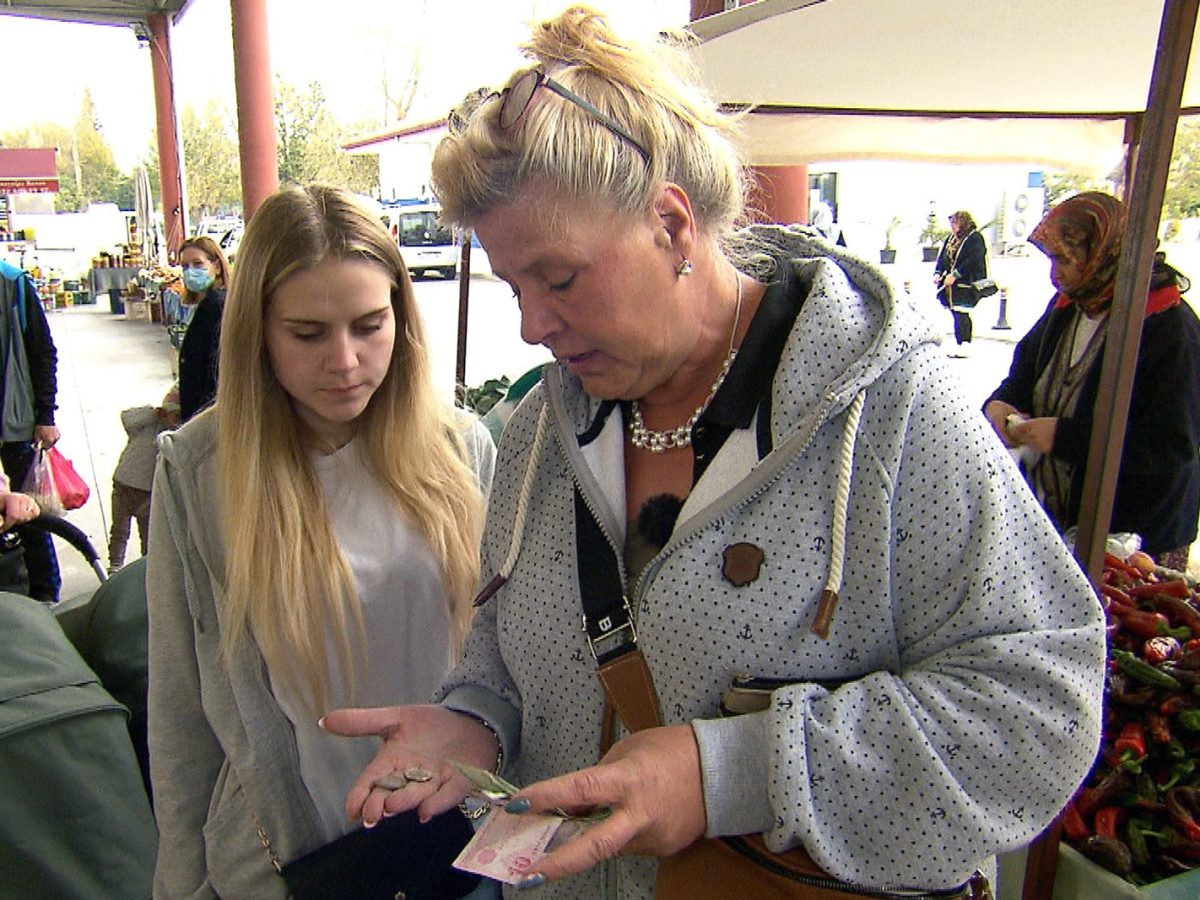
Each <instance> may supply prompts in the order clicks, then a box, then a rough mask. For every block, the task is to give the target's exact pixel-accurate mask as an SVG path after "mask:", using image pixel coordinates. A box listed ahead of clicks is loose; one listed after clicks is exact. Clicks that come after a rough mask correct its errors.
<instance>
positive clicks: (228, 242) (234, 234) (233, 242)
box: [217, 222, 246, 265]
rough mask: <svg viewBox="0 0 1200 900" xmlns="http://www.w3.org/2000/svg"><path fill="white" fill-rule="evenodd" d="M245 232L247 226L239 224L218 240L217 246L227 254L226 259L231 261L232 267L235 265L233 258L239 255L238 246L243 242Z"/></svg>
mask: <svg viewBox="0 0 1200 900" xmlns="http://www.w3.org/2000/svg"><path fill="white" fill-rule="evenodd" d="M245 230H246V226H245V225H243V224H242V223H241V222H238V223H237V224H236V225H234V226H233V227H232V228H230V229H229V230H228V231H226V232H225V233H224V234H223V235H221V237H220V238H218V239H217V245H218V246H219V247H220V248H221V251H222V252H223V253H224V254H225V259H227V260H228V261H229V263H230V265H232V264H233V258H234V256H236V255H237V249H238V244H240V243H241V242H242V232H244V231H245Z"/></svg>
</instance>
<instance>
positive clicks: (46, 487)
mask: <svg viewBox="0 0 1200 900" xmlns="http://www.w3.org/2000/svg"><path fill="white" fill-rule="evenodd" d="M21 493H23V494H28V495H29V496H30V497H32V498H33V499H34V501H35V502H36V503H37V505H38V506H39V507H41V510H42V512H44V513H51V514H53V515H56V516H61V515H62V514H63V513H64V512H66V508H65V507H64V506H63V502H62V497H60V496H59V493H58V487H57V486H56V485H55V483H54V470H53V469H51V468H50V459H49V454H48V453H47V452H46V451H45V450H41V449H39V450H37V451H36V455H35V456H34V458H33V465H31V466H30V467H29V474H28V475H26V476H25V483H24V484H22V485H21Z"/></svg>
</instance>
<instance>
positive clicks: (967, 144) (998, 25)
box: [690, 0, 1200, 174]
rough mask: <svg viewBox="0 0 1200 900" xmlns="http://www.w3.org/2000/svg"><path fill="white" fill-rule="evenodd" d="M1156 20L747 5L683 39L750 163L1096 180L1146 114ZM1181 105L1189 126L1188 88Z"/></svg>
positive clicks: (1012, 7) (1050, 10)
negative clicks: (735, 114) (981, 165)
mask: <svg viewBox="0 0 1200 900" xmlns="http://www.w3.org/2000/svg"><path fill="white" fill-rule="evenodd" d="M1162 9H1163V6H1162V2H1161V0H1055V2H1053V3H1047V2H1045V0H1004V2H1003V3H979V2H972V0H758V2H755V3H751V4H748V5H745V6H742V7H740V8H738V9H735V10H731V11H729V12H726V13H721V14H719V15H715V16H711V17H709V18H707V19H701V20H699V21H697V22H694V23H693V24H692V25H691V26H690V27H691V30H692V31H693V32H694V33H695V34H696V35H697V36H698V37H699V38H700V40H701V43H700V45H699V46H698V48H697V51H696V53H697V56H698V62H699V65H700V68H701V70H702V72H703V73H704V77H705V79H706V81H707V82H708V84H709V86H710V88H711V89H712V91H713V92H714V94H715V95H716V97H717V99H719V100H720V101H722V102H724V103H727V104H731V105H734V106H747V107H750V108H751V110H752V111H751V112H750V113H749V114H748V115H747V117H746V123H745V125H746V136H747V151H748V153H749V157H750V160H751V162H753V163H756V164H762V165H786V164H792V163H803V162H816V161H829V160H839V159H864V158H874V159H921V160H926V161H934V162H1030V163H1041V164H1043V165H1046V166H1049V167H1054V168H1065V169H1071V170H1076V171H1090V172H1093V173H1098V174H1107V173H1108V172H1110V171H1111V170H1112V169H1113V168H1114V167H1115V166H1116V165H1117V164H1118V163H1119V162H1120V160H1121V155H1122V151H1123V145H1124V139H1125V128H1126V121H1127V120H1128V119H1129V118H1130V117H1131V116H1137V115H1139V114H1141V113H1143V112H1144V111H1145V109H1146V97H1147V91H1148V88H1149V84H1150V74H1151V69H1152V66H1153V63H1154V56H1155V50H1156V47H1157V38H1158V28H1159V24H1160V20H1161V18H1162ZM1196 53H1197V50H1196V47H1195V46H1194V45H1193V47H1192V58H1193V59H1195V57H1196ZM1193 68H1194V67H1193ZM1183 106H1184V108H1185V112H1186V111H1192V112H1196V111H1200V84H1197V79H1195V78H1191V79H1189V80H1188V82H1187V84H1186V85H1185V89H1184V95H1183Z"/></svg>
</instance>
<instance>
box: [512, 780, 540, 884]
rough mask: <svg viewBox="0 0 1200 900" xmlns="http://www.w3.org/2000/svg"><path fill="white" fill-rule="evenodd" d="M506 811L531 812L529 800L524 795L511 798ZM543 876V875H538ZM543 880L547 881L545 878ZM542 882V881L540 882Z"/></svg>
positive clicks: (516, 812) (515, 812)
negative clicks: (514, 798)
mask: <svg viewBox="0 0 1200 900" xmlns="http://www.w3.org/2000/svg"><path fill="white" fill-rule="evenodd" d="M504 811H505V812H506V813H512V814H513V815H514V816H519V815H520V814H521V813H524V812H529V801H528V800H526V799H525V798H524V797H518V798H517V799H516V800H509V801H508V802H507V803H506V804H504ZM537 877H539V878H541V876H540V875H539V876H537ZM542 881H545V879H544V878H543V879H542ZM539 883H540V882H539Z"/></svg>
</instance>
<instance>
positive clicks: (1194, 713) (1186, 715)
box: [1175, 709, 1200, 731]
mask: <svg viewBox="0 0 1200 900" xmlns="http://www.w3.org/2000/svg"><path fill="white" fill-rule="evenodd" d="M1175 722H1176V724H1178V725H1179V727H1180V728H1182V729H1183V730H1184V731H1200V709H1184V710H1180V711H1179V712H1178V713H1176V714H1175Z"/></svg>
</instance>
